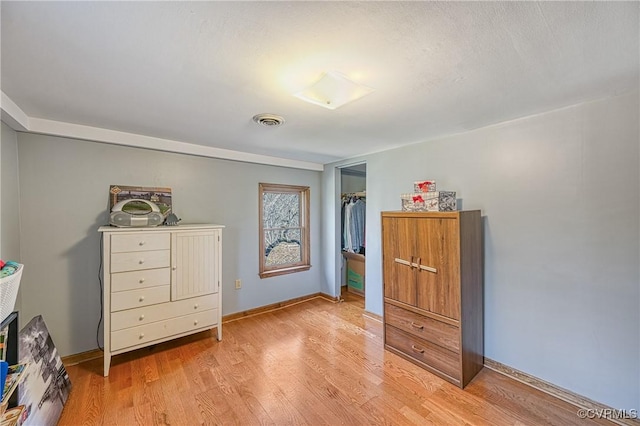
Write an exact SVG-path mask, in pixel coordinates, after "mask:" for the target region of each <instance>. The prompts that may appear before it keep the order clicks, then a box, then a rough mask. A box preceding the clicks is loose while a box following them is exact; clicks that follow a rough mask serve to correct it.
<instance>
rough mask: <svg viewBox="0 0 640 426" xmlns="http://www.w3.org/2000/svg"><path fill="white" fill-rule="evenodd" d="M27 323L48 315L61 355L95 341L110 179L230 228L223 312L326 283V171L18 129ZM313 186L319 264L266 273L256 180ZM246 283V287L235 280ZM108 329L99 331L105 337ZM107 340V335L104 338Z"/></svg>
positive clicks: (314, 253) (190, 219)
mask: <svg viewBox="0 0 640 426" xmlns="http://www.w3.org/2000/svg"><path fill="white" fill-rule="evenodd" d="M18 152H19V156H20V188H21V212H22V214H21V220H22V236H21V244H22V261H23V262H24V263H25V265H27V268H25V275H24V278H23V283H22V289H23V299H22V302H23V303H22V309H23V312H22V313H21V315H22V316H23V319H25V320H26V318H31V317H33V316H35V315H38V314H42V315H43V317H44V319H45V321H46V323H47V326H48V328H49V331H50V332H51V335H52V337H53V338H54V341H55V343H56V346H57V348H58V350H59V351H60V353H61V355H63V356H64V355H69V354H74V353H79V352H83V351H87V350H91V349H94V348H95V347H96V328H97V326H98V319H99V316H100V299H99V295H100V289H99V284H98V267H99V264H100V235H99V233H98V232H97V228H98V227H99V226H100V225H104V224H107V222H108V219H107V217H108V216H107V209H108V206H107V204H108V190H109V185H111V184H118V185H136V186H161V187H170V188H172V191H173V208H174V210H175V212H176V213H177V215H178V216H179V217H181V218H182V220H183V223H217V224H222V225H226V228H225V229H224V231H223V250H222V260H223V271H222V274H223V286H222V287H223V308H222V311H223V315H227V314H231V313H234V312H238V311H244V310H248V309H251V308H255V307H259V306H264V305H268V304H271V303H276V302H280V301H283V300H288V299H292V298H296V297H300V296H304V295H308V294H312V293H317V292H319V291H320V290H321V288H323V286H324V285H323V282H324V279H323V273H322V271H323V267H322V256H321V253H320V240H321V239H320V232H321V213H320V211H321V210H320V205H321V187H320V182H321V173H320V172H313V171H305V170H296V169H288V168H282V167H274V166H263V165H256V164H247V163H240V162H232V161H227V160H216V159H211V158H202V157H195V156H188V155H180V154H172V153H164V152H156V151H151V150H144V149H137V148H128V147H120V146H114V145H107V144H99V143H91V142H85V141H79V140H72V139H64V138H56V137H49V136H42V135H34V134H26V133H19V134H18ZM259 182H269V183H282V184H295V185H307V186H309V187H310V188H311V264H312V268H311V269H310V270H309V271H306V272H300V273H296V274H289V275H283V276H278V277H272V278H267V279H260V278H259V277H258V257H259V253H258V183H259ZM236 278H240V279H242V289H240V290H235V286H234V281H235V279H236ZM101 333H102V331H100V335H101ZM100 342H102V338H100Z"/></svg>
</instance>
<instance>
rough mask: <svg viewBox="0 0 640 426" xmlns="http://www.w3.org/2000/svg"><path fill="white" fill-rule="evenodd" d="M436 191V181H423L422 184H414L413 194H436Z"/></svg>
mask: <svg viewBox="0 0 640 426" xmlns="http://www.w3.org/2000/svg"><path fill="white" fill-rule="evenodd" d="M435 190H436V181H435V180H421V181H420V182H413V192H435Z"/></svg>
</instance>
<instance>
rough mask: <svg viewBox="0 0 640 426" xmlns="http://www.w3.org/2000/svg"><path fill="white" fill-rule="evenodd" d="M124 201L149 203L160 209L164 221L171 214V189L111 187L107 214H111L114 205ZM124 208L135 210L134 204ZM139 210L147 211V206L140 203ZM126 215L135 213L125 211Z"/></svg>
mask: <svg viewBox="0 0 640 426" xmlns="http://www.w3.org/2000/svg"><path fill="white" fill-rule="evenodd" d="M124 200H146V201H150V202H152V203H154V204H155V205H157V206H158V207H159V208H160V212H161V213H162V215H163V216H164V217H165V219H166V217H167V216H168V215H169V213H172V211H171V188H158V187H144V186H125V185H111V186H110V187H109V212H111V210H112V209H113V206H114V205H115V204H116V203H118V202H120V201H124ZM126 208H128V209H136V208H137V207H136V204H135V203H128V204H127V207H126ZM140 209H141V210H143V211H144V210H147V209H148V206H147V205H146V204H144V203H140ZM125 211H126V210H125ZM127 213H132V214H135V213H136V211H127Z"/></svg>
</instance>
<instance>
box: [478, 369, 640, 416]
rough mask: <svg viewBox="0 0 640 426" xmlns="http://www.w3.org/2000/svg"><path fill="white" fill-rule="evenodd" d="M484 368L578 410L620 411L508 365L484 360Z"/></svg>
mask: <svg viewBox="0 0 640 426" xmlns="http://www.w3.org/2000/svg"><path fill="white" fill-rule="evenodd" d="M484 366H485V367H487V368H489V369H491V370H493V371H495V372H498V373H500V374H503V375H505V376H507V377H509V378H511V379H513V380H516V381H518V382H520V383H524V384H525V385H528V386H531V387H532V388H535V389H538V390H539V391H542V392H544V393H546V394H549V395H551V396H553V397H556V398H558V399H561V400H563V401H565V402H568V403H569V404H572V405H575V406H576V407H578V408H582V409H586V410H594V412H595V413H603V412H607V411H605V410H612V412H617V411H619V410H620V409H617V410H616V409H613V408H611V407H609V406H607V405H604V404H601V403H599V402H596V401H594V400H592V399H589V398H586V397H584V396H582V395H579V394H577V393H575V392H572V391H570V390H567V389H564V388H561V387H560V386H556V385H554V384H553V383H549V382H547V381H545V380H542V379H539V378H537V377H535V376H532V375H530V374H527V373H525V372H522V371H520V370H516V369H515V368H512V367H509V366H508V365H504V364H501V363H499V362H498V361H494V360H492V359H490V358H486V357H485V359H484ZM607 420H609V421H610V422H612V423H615V424H618V425H624V426H638V425H640V420H638V419H613V418H607Z"/></svg>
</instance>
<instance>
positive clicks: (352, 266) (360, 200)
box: [340, 163, 367, 298]
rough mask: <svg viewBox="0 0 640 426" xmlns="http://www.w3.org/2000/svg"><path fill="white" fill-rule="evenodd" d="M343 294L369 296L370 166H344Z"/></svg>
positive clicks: (342, 182)
mask: <svg viewBox="0 0 640 426" xmlns="http://www.w3.org/2000/svg"><path fill="white" fill-rule="evenodd" d="M340 205H341V209H340V212H341V214H340V217H341V220H340V222H341V223H340V239H341V244H340V247H341V250H340V251H341V254H342V256H341V259H342V270H341V277H342V278H341V288H340V289H341V293H345V292H348V293H351V294H355V295H358V296H361V297H363V298H364V297H365V293H366V292H365V281H366V280H365V265H366V262H365V259H366V243H365V233H366V223H365V222H366V216H367V215H366V205H367V165H366V164H364V163H363V164H356V165H350V166H347V167H343V168H341V169H340Z"/></svg>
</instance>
